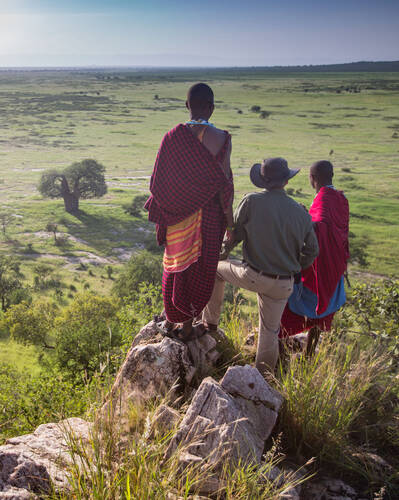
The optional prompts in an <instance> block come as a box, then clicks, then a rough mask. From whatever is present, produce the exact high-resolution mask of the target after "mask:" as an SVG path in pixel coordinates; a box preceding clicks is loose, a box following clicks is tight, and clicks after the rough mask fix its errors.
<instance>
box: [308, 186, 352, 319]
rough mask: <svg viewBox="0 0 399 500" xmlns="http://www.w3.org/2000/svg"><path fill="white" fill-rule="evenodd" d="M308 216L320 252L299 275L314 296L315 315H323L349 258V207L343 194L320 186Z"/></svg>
mask: <svg viewBox="0 0 399 500" xmlns="http://www.w3.org/2000/svg"><path fill="white" fill-rule="evenodd" d="M309 213H310V215H311V217H312V220H313V223H314V224H313V227H314V230H315V233H316V236H317V239H318V242H319V247H320V252H319V255H318V257H317V258H316V259H315V261H314V262H313V264H312V265H311V266H310V267H309V268H308V269H306V270H305V271H303V272H302V281H303V285H304V286H306V287H307V288H309V289H310V290H311V291H312V292H314V293H315V294H317V299H318V300H317V308H316V313H317V314H323V312H324V311H325V310H326V309H327V307H328V304H329V302H330V299H331V297H332V295H333V293H334V292H335V289H336V288H337V285H338V282H339V280H340V279H341V277H342V275H343V274H344V272H345V271H346V267H347V262H348V259H349V246H348V233H349V204H348V200H347V199H346V197H345V196H344V194H343V192H342V191H338V190H336V189H333V188H329V187H322V188H321V189H320V191H319V192H318V193H317V195H316V197H315V199H314V200H313V203H312V206H311V207H310V210H309Z"/></svg>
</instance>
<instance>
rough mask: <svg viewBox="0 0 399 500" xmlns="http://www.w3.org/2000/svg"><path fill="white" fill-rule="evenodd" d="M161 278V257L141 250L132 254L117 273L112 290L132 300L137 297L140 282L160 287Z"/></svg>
mask: <svg viewBox="0 0 399 500" xmlns="http://www.w3.org/2000/svg"><path fill="white" fill-rule="evenodd" d="M161 279H162V259H161V257H160V256H158V255H153V254H151V253H150V252H148V251H146V250H143V251H142V252H139V253H137V254H134V255H132V257H131V258H130V260H129V261H128V263H127V264H126V265H125V267H124V268H123V269H122V271H121V273H120V274H119V277H118V279H117V280H116V281H115V283H114V286H113V288H112V290H113V292H114V293H115V294H116V295H117V296H118V297H120V298H122V299H123V298H126V299H127V300H129V301H133V300H135V299H136V298H137V294H138V291H139V286H140V284H142V283H147V284H152V285H155V286H158V287H160V286H161Z"/></svg>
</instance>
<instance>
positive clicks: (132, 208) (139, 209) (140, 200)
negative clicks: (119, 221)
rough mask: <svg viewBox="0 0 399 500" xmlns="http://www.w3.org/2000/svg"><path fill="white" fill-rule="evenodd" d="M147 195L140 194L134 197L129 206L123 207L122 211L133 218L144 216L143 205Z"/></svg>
mask: <svg viewBox="0 0 399 500" xmlns="http://www.w3.org/2000/svg"><path fill="white" fill-rule="evenodd" d="M147 199H148V195H146V194H140V195H138V196H135V197H134V198H133V200H132V202H131V204H130V205H123V207H122V208H123V210H124V211H125V212H126V213H127V214H129V215H132V216H133V217H142V215H143V214H144V203H145V202H146V201H147Z"/></svg>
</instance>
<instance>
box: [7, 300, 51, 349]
mask: <svg viewBox="0 0 399 500" xmlns="http://www.w3.org/2000/svg"><path fill="white" fill-rule="evenodd" d="M57 311H58V306H57V305H56V304H54V302H50V301H46V300H38V301H36V302H34V303H33V304H29V303H27V302H22V303H21V304H17V305H13V306H11V307H10V308H9V309H8V311H7V312H6V313H5V314H4V320H3V322H4V325H5V326H6V327H7V329H8V331H9V333H10V335H11V336H12V337H13V338H14V339H15V340H16V341H18V342H21V343H23V344H35V345H40V346H43V347H49V336H50V331H51V329H52V327H53V323H54V319H55V316H56V314H57Z"/></svg>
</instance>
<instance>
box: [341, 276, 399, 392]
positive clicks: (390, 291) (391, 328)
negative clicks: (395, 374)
mask: <svg viewBox="0 0 399 500" xmlns="http://www.w3.org/2000/svg"><path fill="white" fill-rule="evenodd" d="M349 305H350V307H351V311H352V314H353V316H354V318H355V321H356V323H357V325H358V326H359V328H360V330H361V331H362V332H365V333H367V334H368V335H369V336H370V337H371V339H373V340H372V342H375V341H378V342H379V343H381V344H383V346H384V351H385V352H387V353H388V354H389V356H390V358H389V361H388V363H389V365H391V366H392V368H393V369H395V370H397V368H398V367H399V329H398V324H399V281H398V280H391V279H387V280H383V281H379V282H374V283H360V284H357V285H355V286H354V287H353V289H352V293H351V295H350V298H349ZM398 392H399V391H398Z"/></svg>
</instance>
